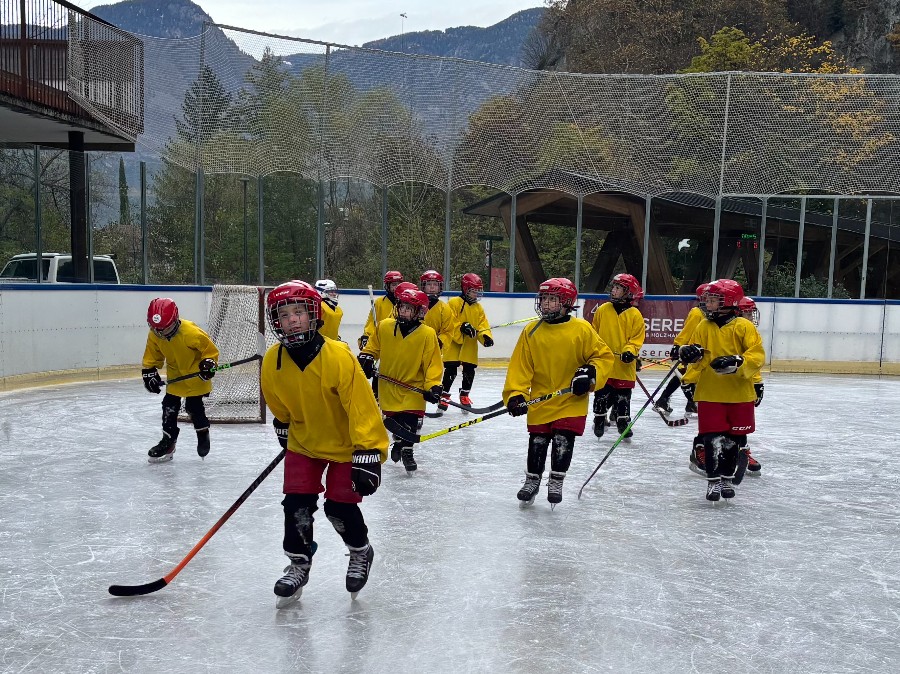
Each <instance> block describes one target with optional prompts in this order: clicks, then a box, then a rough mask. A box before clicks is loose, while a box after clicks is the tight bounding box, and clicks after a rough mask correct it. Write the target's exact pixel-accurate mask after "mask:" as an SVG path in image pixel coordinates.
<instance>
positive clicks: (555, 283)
mask: <svg viewBox="0 0 900 674" xmlns="http://www.w3.org/2000/svg"><path fill="white" fill-rule="evenodd" d="M551 297H553V298H556V300H557V303H556V306H555V307H544V301H543V300H544V299H545V298H551ZM577 299H578V291H577V290H576V289H575V286H574V284H573V283H572V282H571V281H569V280H568V279H564V278H552V279H547V280H546V281H544V282H543V283H542V284H541V287H540V288H539V289H538V294H537V296H536V297H535V298H534V311H535V313H536V314H537V315H538V316H540V317H541V318H542V319H543V320H552V319H554V318H560V317H562V316H564V315H566V314H568V313H569V312H570V311H572V309H574V308H575V302H576V300H577Z"/></svg>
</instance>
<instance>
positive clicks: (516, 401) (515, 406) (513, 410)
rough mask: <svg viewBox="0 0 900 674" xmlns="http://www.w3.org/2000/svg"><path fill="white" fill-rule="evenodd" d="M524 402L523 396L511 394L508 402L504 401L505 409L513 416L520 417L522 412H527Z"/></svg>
mask: <svg viewBox="0 0 900 674" xmlns="http://www.w3.org/2000/svg"><path fill="white" fill-rule="evenodd" d="M525 402H526V401H525V396H522V395H518V396H513V397H512V398H510V399H509V402H508V403H506V409H507V410H509V413H510V414H511V415H513V416H514V417H520V416H522V415H523V414H527V413H528V408H527V407H526V406H525Z"/></svg>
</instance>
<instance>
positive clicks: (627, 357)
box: [619, 351, 637, 363]
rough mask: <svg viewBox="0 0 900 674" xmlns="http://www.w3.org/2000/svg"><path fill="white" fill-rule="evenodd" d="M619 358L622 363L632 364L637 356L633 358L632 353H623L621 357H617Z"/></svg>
mask: <svg viewBox="0 0 900 674" xmlns="http://www.w3.org/2000/svg"><path fill="white" fill-rule="evenodd" d="M619 358H621V359H622V362H623V363H633V362H634V360H635V358H637V356H635V355H634V354H633V353H631V351H623V352H622V355H621V356H619Z"/></svg>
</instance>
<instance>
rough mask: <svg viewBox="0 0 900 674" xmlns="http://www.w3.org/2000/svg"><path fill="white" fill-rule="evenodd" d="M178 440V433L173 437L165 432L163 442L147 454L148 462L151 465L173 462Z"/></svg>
mask: <svg viewBox="0 0 900 674" xmlns="http://www.w3.org/2000/svg"><path fill="white" fill-rule="evenodd" d="M177 439H178V433H176V434H175V435H174V437H173V436H171V435H169V434H168V433H166V432H165V431H163V436H162V440H160V441H159V442H158V443H156V445H155V446H154V447H152V448H151V449H150V451H149V452H147V457H148V458H147V461H149V462H150V463H165V462H166V461H171V460H172V458H173V457H172V455H173V454H174V453H175V442H176V440H177Z"/></svg>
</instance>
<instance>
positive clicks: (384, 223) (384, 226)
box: [381, 185, 388, 277]
mask: <svg viewBox="0 0 900 674" xmlns="http://www.w3.org/2000/svg"><path fill="white" fill-rule="evenodd" d="M387 247H388V187H387V185H385V186H384V187H382V188H381V275H382V277H383V276H384V275H385V274H387Z"/></svg>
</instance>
